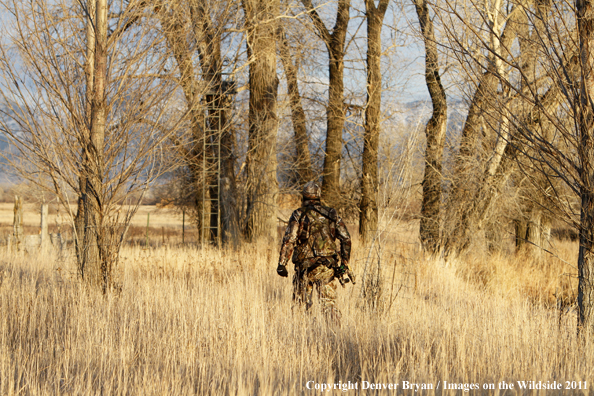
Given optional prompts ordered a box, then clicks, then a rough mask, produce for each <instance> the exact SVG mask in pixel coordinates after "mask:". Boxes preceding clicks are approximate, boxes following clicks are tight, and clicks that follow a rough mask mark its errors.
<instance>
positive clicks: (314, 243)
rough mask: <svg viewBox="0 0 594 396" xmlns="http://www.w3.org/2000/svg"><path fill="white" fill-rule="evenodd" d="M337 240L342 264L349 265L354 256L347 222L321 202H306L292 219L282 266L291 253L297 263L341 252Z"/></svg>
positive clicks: (284, 240)
mask: <svg viewBox="0 0 594 396" xmlns="http://www.w3.org/2000/svg"><path fill="white" fill-rule="evenodd" d="M336 239H338V240H339V241H340V257H341V260H342V263H343V264H345V265H347V264H348V262H349V259H350V257H351V236H350V235H349V232H348V230H347V228H346V226H345V224H344V222H343V221H342V219H341V218H340V216H338V214H337V213H336V210H334V209H332V208H328V207H326V206H322V205H321V204H320V202H319V201H313V200H311V201H309V200H308V201H305V202H304V203H303V207H301V208H299V209H297V210H295V211H294V212H293V214H292V215H291V218H290V219H289V225H288V226H287V230H286V231H285V236H284V238H283V245H282V247H281V251H280V258H279V265H286V264H287V262H288V261H289V258H290V257H291V255H292V256H293V263H295V265H301V264H302V263H304V262H306V261H312V259H315V258H316V257H330V256H334V255H336V254H337V253H338V251H337V249H336V243H335V240H336ZM314 261H315V260H314Z"/></svg>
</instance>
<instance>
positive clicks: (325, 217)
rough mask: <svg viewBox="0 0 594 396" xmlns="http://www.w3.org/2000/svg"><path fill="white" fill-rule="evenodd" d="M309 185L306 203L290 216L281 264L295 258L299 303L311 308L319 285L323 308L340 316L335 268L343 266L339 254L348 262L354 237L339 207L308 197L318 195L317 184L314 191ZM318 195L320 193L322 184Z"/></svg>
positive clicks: (343, 260)
mask: <svg viewBox="0 0 594 396" xmlns="http://www.w3.org/2000/svg"><path fill="white" fill-rule="evenodd" d="M308 185H309V183H308ZM308 185H306V187H305V188H304V201H303V206H302V207H301V208H299V209H297V210H295V211H294V212H293V213H292V215H291V217H290V219H289V224H288V226H287V230H286V232H285V236H284V238H283V245H282V247H281V251H280V258H279V267H284V266H286V265H287V262H288V261H289V258H292V261H293V263H294V264H295V276H294V277H293V299H294V301H295V302H301V303H305V305H306V307H307V308H309V307H311V305H312V294H313V288H314V286H315V287H316V288H317V290H318V296H319V299H320V302H321V304H322V309H323V310H324V311H325V312H331V313H333V314H334V315H339V313H338V311H337V310H336V309H335V307H334V304H335V300H336V287H337V282H336V277H335V273H334V270H335V268H336V267H338V265H339V263H338V256H339V254H340V259H341V261H342V264H343V265H345V266H347V265H348V263H349V260H350V256H351V237H350V235H349V232H348V230H347V228H346V225H345V224H344V222H343V221H342V219H341V218H340V216H338V214H337V213H336V210H334V209H332V208H328V207H326V206H322V205H321V203H320V201H319V199H306V198H307V197H310V196H315V195H316V191H315V190H316V189H315V187H312V188H310V190H309V191H312V190H313V193H311V194H310V193H309V192H308V191H306V190H307V189H308ZM309 187H311V186H309ZM306 194H308V195H307V197H305V195H306ZM317 195H318V196H319V186H318V192H317ZM336 239H338V240H339V242H340V249H337V246H336Z"/></svg>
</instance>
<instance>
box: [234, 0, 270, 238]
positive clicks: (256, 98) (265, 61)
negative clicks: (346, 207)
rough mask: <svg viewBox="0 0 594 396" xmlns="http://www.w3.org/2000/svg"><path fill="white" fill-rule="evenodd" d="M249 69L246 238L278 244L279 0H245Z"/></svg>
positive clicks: (243, 3) (243, 2)
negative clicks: (277, 29) (277, 69)
mask: <svg viewBox="0 0 594 396" xmlns="http://www.w3.org/2000/svg"><path fill="white" fill-rule="evenodd" d="M242 5H243V9H244V12H245V16H246V17H245V26H246V31H247V46H248V59H249V60H248V62H249V65H250V69H249V86H250V99H249V137H248V152H247V159H246V168H247V186H246V187H247V213H246V229H245V234H246V237H247V238H248V239H249V240H250V241H256V240H257V239H260V238H266V239H268V240H269V241H270V242H274V243H276V239H277V238H278V236H277V230H276V226H277V214H276V197H277V194H278V182H277V179H276V133H277V128H278V119H277V116H276V101H277V93H278V78H277V75H276V40H275V32H276V23H277V22H276V17H277V16H278V10H279V0H273V1H269V0H243V1H242Z"/></svg>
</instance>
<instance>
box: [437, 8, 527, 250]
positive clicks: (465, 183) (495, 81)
mask: <svg viewBox="0 0 594 396" xmlns="http://www.w3.org/2000/svg"><path fill="white" fill-rule="evenodd" d="M516 7H517V6H516ZM511 12H512V15H511V17H510V19H509V20H508V21H507V23H506V25H505V28H504V30H503V33H502V34H501V38H500V39H499V40H498V42H499V48H500V49H501V48H503V49H504V50H505V51H507V50H508V49H509V48H510V47H511V44H512V43H513V41H514V40H515V38H516V36H517V29H518V26H520V25H521V24H522V23H525V20H526V14H525V13H524V12H519V10H516V8H514V9H513V10H512V11H511ZM497 56H498V55H497V54H493V55H492V58H496V57H497ZM502 77H503V76H501V75H499V72H498V70H497V67H496V62H494V61H493V62H490V63H489V66H488V67H487V70H486V71H485V72H484V73H483V75H482V76H481V78H480V80H479V83H478V87H477V89H476V91H475V93H474V96H473V98H472V101H471V103H470V107H469V109H468V115H467V116H466V121H465V123H464V127H463V129H462V136H461V139H460V150H459V153H458V156H457V158H456V163H455V172H456V173H455V181H454V185H453V187H452V191H451V193H450V194H449V198H448V203H447V207H448V210H447V213H448V216H447V217H448V223H447V224H446V225H447V227H448V232H447V233H446V235H444V236H443V238H442V246H443V247H444V250H445V252H446V254H456V253H460V252H461V251H463V250H465V248H466V247H467V246H468V245H469V239H470V236H469V235H468V233H469V226H470V225H474V224H476V217H477V213H473V211H475V210H476V208H477V207H478V206H480V203H477V202H473V201H472V197H475V196H477V194H479V195H480V193H479V192H478V190H481V189H483V187H482V186H484V184H483V183H482V180H481V179H484V177H485V175H486V173H483V174H480V175H479V180H478V181H476V182H477V184H474V183H470V182H469V178H470V176H471V174H473V173H474V174H476V173H475V170H476V168H477V165H478V162H477V160H478V159H479V158H478V157H479V156H480V154H477V153H480V147H479V142H480V138H481V129H482V123H481V120H482V119H483V117H484V114H485V112H486V111H487V110H488V109H490V108H493V107H494V103H495V100H496V98H497V87H498V85H499V81H500V78H502ZM487 114H491V113H487ZM495 114H496V115H502V113H501V112H499V113H497V112H495ZM492 121H494V120H492ZM469 197H470V199H471V200H470V201H469Z"/></svg>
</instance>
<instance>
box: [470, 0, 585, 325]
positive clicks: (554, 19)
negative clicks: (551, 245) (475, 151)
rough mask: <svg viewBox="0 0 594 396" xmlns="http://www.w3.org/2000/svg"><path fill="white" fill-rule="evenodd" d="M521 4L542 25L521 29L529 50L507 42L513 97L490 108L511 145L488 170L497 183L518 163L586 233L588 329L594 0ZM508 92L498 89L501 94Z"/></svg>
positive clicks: (551, 207)
mask: <svg viewBox="0 0 594 396" xmlns="http://www.w3.org/2000/svg"><path fill="white" fill-rule="evenodd" d="M515 7H517V9H518V12H517V14H518V15H523V18H525V21H526V23H528V24H529V25H530V27H531V29H534V30H533V31H532V34H530V35H527V34H525V33H521V29H517V31H518V32H520V36H519V37H520V43H519V44H520V45H519V47H520V49H524V51H527V52H528V53H524V54H522V52H521V50H520V51H514V50H513V47H512V46H511V43H509V45H505V46H502V47H500V48H501V49H502V50H504V51H505V53H506V54H507V55H506V57H505V58H501V59H502V60H505V64H506V65H507V67H508V68H509V69H510V70H509V71H508V72H507V73H506V74H504V75H502V74H501V73H500V72H497V74H498V78H500V79H501V80H500V81H502V82H504V83H505V84H504V85H503V86H504V87H505V88H506V89H507V97H508V98H509V100H508V101H507V105H506V106H499V107H492V108H490V111H491V113H492V114H493V115H494V116H496V117H499V118H500V120H501V121H500V123H499V125H502V126H503V127H500V128H499V130H498V137H499V139H501V140H503V141H504V143H501V144H497V145H496V149H495V150H494V155H493V157H491V158H490V159H489V161H488V162H487V164H486V166H485V167H486V169H487V175H489V176H491V175H493V177H492V178H491V180H497V178H498V177H497V175H499V178H500V177H501V176H502V175H505V173H506V170H507V169H512V168H513V167H514V166H515V169H516V171H519V172H521V175H523V176H524V177H525V178H526V180H527V181H528V182H530V184H531V187H532V188H533V189H534V190H535V191H539V192H540V193H541V194H542V196H544V197H545V198H546V200H544V201H541V202H543V203H542V204H540V205H541V209H542V210H544V211H546V212H547V213H548V214H549V215H555V216H558V218H559V219H561V220H564V221H566V222H567V223H568V224H570V225H572V226H574V227H575V228H576V229H578V230H579V255H578V260H577V270H578V280H579V282H578V323H577V324H578V329H580V331H582V330H585V331H587V332H591V331H592V329H593V323H594V320H593V319H594V318H593V312H594V300H593V298H592V296H593V295H594V291H593V290H594V289H593V285H594V264H593V263H594V231H593V229H594V224H593V223H594V220H593V219H594V204H593V200H594V186H593V185H592V180H594V151H593V149H592V147H594V145H593V142H594V133H593V127H594V117H593V114H594V113H593V103H594V102H593V101H592V89H594V75H593V67H594V61H593V54H592V52H591V43H592V42H594V19H593V14H592V12H593V11H594V10H592V3H591V1H588V0H577V1H575V2H570V1H559V2H550V3H549V2H545V1H536V2H526V3H520V2H518V3H516V4H515ZM510 20H511V19H510ZM508 23H509V22H508ZM522 40H525V41H529V42H525V43H522V42H521V41H522ZM502 42H503V41H502ZM501 53H503V52H501ZM529 54H533V55H532V56H536V57H537V59H538V60H537V64H536V65H534V66H533V65H531V64H530V62H529V61H527V57H529ZM528 59H530V58H528ZM514 76H515V78H514ZM502 92H503V91H502V90H500V91H498V92H497V93H498V94H499V95H500V96H501V94H502ZM488 109H489V108H485V110H488ZM510 109H513V111H510ZM497 147H499V149H497ZM487 181H488V180H487ZM494 185H496V184H493V183H491V184H490V186H494ZM572 194H573V198H572ZM475 198H476V197H475ZM574 198H577V199H576V201H577V205H574V203H573V201H574ZM476 202H477V204H475V206H474V207H475V208H479V209H480V208H481V207H484V205H486V204H488V203H489V199H487V197H485V199H482V200H477V201H476ZM536 203H538V201H536ZM481 210H482V209H481ZM481 210H478V212H479V213H480V212H481ZM479 219H480V218H479Z"/></svg>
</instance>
